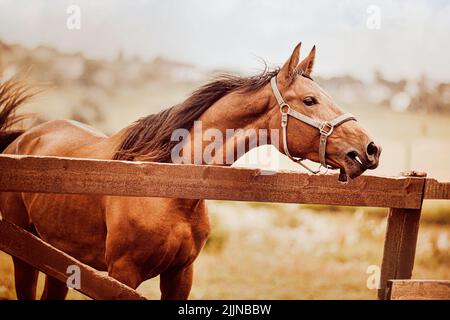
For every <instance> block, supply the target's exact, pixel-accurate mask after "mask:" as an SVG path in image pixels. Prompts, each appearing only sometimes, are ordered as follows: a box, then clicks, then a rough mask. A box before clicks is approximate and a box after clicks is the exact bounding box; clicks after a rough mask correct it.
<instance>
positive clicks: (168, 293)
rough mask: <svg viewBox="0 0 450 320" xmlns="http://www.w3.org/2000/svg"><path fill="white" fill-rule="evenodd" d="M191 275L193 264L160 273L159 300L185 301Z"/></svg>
mask: <svg viewBox="0 0 450 320" xmlns="http://www.w3.org/2000/svg"><path fill="white" fill-rule="evenodd" d="M193 274H194V266H193V264H190V265H189V266H187V267H184V268H178V269H170V270H168V271H165V272H163V273H161V276H160V284H159V286H160V289H161V300H186V299H187V298H188V297H189V293H190V292H191V288H192V278H193Z"/></svg>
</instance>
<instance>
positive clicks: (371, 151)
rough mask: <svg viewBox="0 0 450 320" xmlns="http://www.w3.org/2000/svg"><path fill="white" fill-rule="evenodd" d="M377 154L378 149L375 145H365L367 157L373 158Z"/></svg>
mask: <svg viewBox="0 0 450 320" xmlns="http://www.w3.org/2000/svg"><path fill="white" fill-rule="evenodd" d="M377 154H378V147H377V146H376V144H375V143H373V142H371V143H369V144H368V145H367V155H369V156H375V155H377Z"/></svg>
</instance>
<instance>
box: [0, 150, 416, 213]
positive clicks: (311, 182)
mask: <svg viewBox="0 0 450 320" xmlns="http://www.w3.org/2000/svg"><path fill="white" fill-rule="evenodd" d="M423 181H424V180H423V179H418V178H405V177H396V178H385V177H374V176H361V177H359V178H357V179H355V180H352V181H350V182H349V183H348V184H346V185H343V184H341V183H339V182H338V179H337V175H315V176H314V175H309V174H303V173H293V172H278V173H276V174H274V175H261V174H260V170H259V169H243V168H230V167H221V166H198V165H176V164H162V163H151V162H126V161H106V160H87V159H70V158H54V157H30V156H6V155H3V156H0V191H23V192H42V193H72V194H107V195H124V196H147V197H168V198H187V199H218V200H240V201H265V202H288V203H313V204H329V205H350V206H371V207H392V208H419V207H420V205H421V199H422V192H423Z"/></svg>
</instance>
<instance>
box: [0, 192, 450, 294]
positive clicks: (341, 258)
mask: <svg viewBox="0 0 450 320" xmlns="http://www.w3.org/2000/svg"><path fill="white" fill-rule="evenodd" d="M209 207H210V212H211V220H212V223H213V233H212V236H211V238H210V240H209V242H208V244H207V246H206V247H205V249H204V250H203V252H202V253H201V255H200V257H199V258H198V260H197V261H196V264H195V280H194V285H193V290H192V293H191V298H192V299H375V298H376V290H370V289H368V288H367V286H366V281H367V278H368V276H369V274H367V273H366V270H367V268H368V267H369V266H370V265H379V264H380V261H381V255H382V247H383V240H384V231H385V224H386V220H385V218H383V217H381V216H380V215H379V214H372V213H371V211H370V210H368V209H357V210H351V211H343V210H341V211H329V210H328V211H325V210H324V209H323V208H322V209H321V210H322V211H321V212H320V213H319V212H317V211H316V210H315V209H314V210H313V209H311V208H306V209H305V208H303V209H302V208H299V206H298V205H281V204H280V205H275V204H267V205H266V204H259V205H253V204H251V203H250V204H246V203H238V202H217V201H210V202H209ZM426 215H427V214H426V213H425V214H424V219H423V220H422V225H421V229H420V233H419V242H418V247H417V257H416V265H415V269H414V274H413V277H414V278H429V279H450V267H449V265H450V228H449V226H450V224H448V223H445V224H434V223H429V222H427V221H428V218H427V217H426ZM40 290H42V279H41V281H40ZM139 291H140V292H142V293H143V294H144V295H145V296H147V297H148V298H150V299H157V298H159V287H158V279H152V280H149V281H146V282H145V283H143V284H142V285H141V286H140V287H139ZM0 298H2V299H14V298H15V293H14V290H13V273H12V263H11V262H10V258H9V256H7V255H6V254H3V253H2V254H0ZM69 298H70V299H80V298H83V296H82V295H81V294H79V293H77V292H72V291H71V292H70V295H69Z"/></svg>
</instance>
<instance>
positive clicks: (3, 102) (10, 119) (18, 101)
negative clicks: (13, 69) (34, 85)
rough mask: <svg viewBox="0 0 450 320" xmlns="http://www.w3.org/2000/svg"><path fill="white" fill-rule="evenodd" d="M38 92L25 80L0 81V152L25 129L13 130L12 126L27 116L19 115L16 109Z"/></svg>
mask: <svg viewBox="0 0 450 320" xmlns="http://www.w3.org/2000/svg"><path fill="white" fill-rule="evenodd" d="M35 94H37V92H35V91H33V90H31V88H30V87H29V86H27V85H26V84H25V82H24V81H23V80H18V79H9V80H6V81H4V82H2V83H0V152H3V151H4V150H5V149H6V147H8V145H10V144H11V142H13V141H14V140H15V139H17V138H18V137H19V136H20V135H21V134H22V133H24V132H25V130H13V129H11V128H12V126H14V125H15V124H17V123H18V122H19V121H22V120H23V119H24V118H25V116H17V115H16V110H17V109H18V108H19V107H20V106H21V105H22V104H23V103H24V102H25V101H27V100H29V99H30V98H31V97H33V96H34V95H35Z"/></svg>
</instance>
